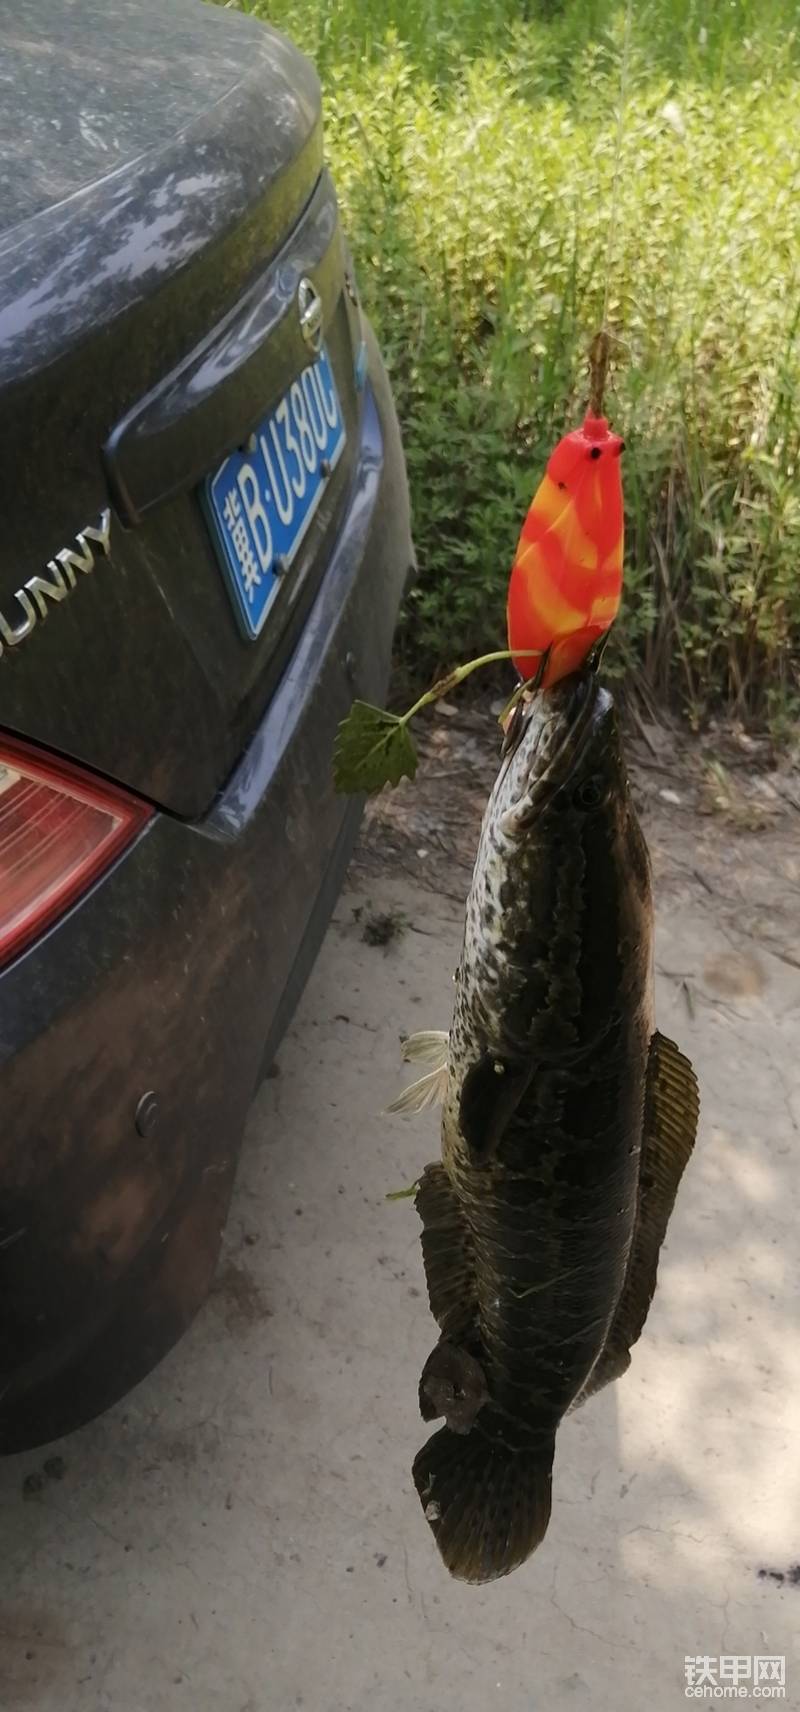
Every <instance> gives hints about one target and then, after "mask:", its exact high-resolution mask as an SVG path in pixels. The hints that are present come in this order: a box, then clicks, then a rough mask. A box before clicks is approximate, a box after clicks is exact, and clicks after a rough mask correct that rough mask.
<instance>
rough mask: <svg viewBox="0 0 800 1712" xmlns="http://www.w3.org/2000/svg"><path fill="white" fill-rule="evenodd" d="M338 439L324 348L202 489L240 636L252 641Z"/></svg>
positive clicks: (337, 451)
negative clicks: (242, 635) (243, 443)
mask: <svg viewBox="0 0 800 1712" xmlns="http://www.w3.org/2000/svg"><path fill="white" fill-rule="evenodd" d="M343 446H344V424H343V422H342V412H341V407H340V404H339V396H338V393H337V391H336V382H335V381H334V378H333V372H332V369H331V365H330V361H329V358H328V353H327V351H326V350H325V349H324V348H323V350H322V351H321V352H320V355H319V357H318V358H317V361H316V362H314V363H312V364H311V365H310V367H309V368H307V369H304V370H303V372H302V374H300V375H298V377H297V379H296V380H293V381H292V384H291V386H290V387H289V390H288V392H285V393H284V395H283V398H282V399H281V401H280V404H278V405H276V407H275V409H274V410H271V411H270V413H269V415H268V416H265V417H264V420H263V421H262V422H260V423H259V425H258V427H257V428H256V429H255V431H254V433H253V434H252V435H251V437H250V439H249V441H248V444H247V447H246V449H245V450H244V451H242V452H233V453H232V454H231V456H230V457H229V458H226V459H225V462H224V463H222V464H220V466H219V469H218V470H217V471H216V473H215V474H214V475H213V476H208V477H207V478H206V482H205V485H204V490H203V497H204V502H205V510H206V515H207V517H208V521H209V524H210V526H211V533H212V536H213V539H214V542H215V545H216V548H217V556H218V558H219V561H220V564H221V566H222V570H223V572H224V575H225V581H226V584H227V587H228V592H229V594H230V596H231V599H232V601H233V606H234V610H235V612H236V616H237V618H238V620H239V624H240V626H241V629H242V631H243V632H244V635H245V636H246V637H248V639H250V640H254V639H255V637H256V636H258V635H259V634H260V632H261V630H262V629H263V627H264V624H265V622H266V619H267V614H268V612H269V609H270V607H271V605H272V602H273V600H274V599H275V595H276V594H277V591H278V589H279V587H280V583H281V578H282V577H284V576H285V575H286V572H287V571H288V569H289V566H290V565H291V563H292V560H293V558H294V557H295V555H296V554H297V551H298V548H299V547H300V543H301V541H302V540H303V537H304V535H305V533H306V530H307V529H308V526H309V524H310V522H311V519H312V517H313V516H314V513H315V511H316V509H317V506H318V505H319V502H320V499H321V498H322V494H323V493H324V491H325V487H326V485H327V482H328V479H329V477H330V474H331V471H332V470H333V468H334V466H335V464H336V462H337V460H338V459H339V457H340V456H341V452H342V448H343Z"/></svg>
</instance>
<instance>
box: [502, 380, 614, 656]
mask: <svg viewBox="0 0 800 1712" xmlns="http://www.w3.org/2000/svg"><path fill="white" fill-rule="evenodd" d="M623 450H624V442H623V441H622V439H621V438H620V436H619V435H618V434H612V433H611V431H610V429H609V426H608V422H607V421H606V418H605V417H604V416H596V415H594V414H593V412H592V411H591V410H590V411H589V412H588V414H587V415H586V417H585V419H584V422H583V426H582V427H581V428H576V429H574V430H573V431H572V433H570V434H565V435H564V438H563V439H562V440H559V442H558V445H557V446H556V448H555V451H554V452H553V453H552V454H551V457H550V459H549V461H548V464H547V470H546V472H545V475H544V477H543V479H542V481H541V483H540V484H539V487H538V488H537V491H536V493H535V495H534V498H533V500H532V502H531V505H530V509H529V511H528V515H527V517H526V518H525V522H524V523H523V525H522V533H521V535H520V538H519V541H518V543H517V550H516V553H515V555H514V563H513V565H512V567H511V580H510V583H509V588H508V646H509V648H510V650H511V654H512V658H513V660H514V664H515V666H516V668H517V671H518V672H519V674H520V677H522V678H529V677H530V676H531V655H530V650H532V649H538V650H541V651H542V653H545V652H546V651H547V650H549V654H548V657H547V660H546V663H545V666H544V669H543V671H542V674H541V677H540V685H541V687H545V686H547V685H549V684H554V683H557V682H558V679H559V678H564V677H566V676H567V675H568V673H570V672H574V671H576V670H577V669H578V667H579V666H580V665H581V664H582V662H583V660H584V659H585V658H586V655H587V654H588V652H589V649H590V648H591V647H592V645H593V644H594V643H595V642H597V641H598V640H599V638H600V637H601V636H603V635H604V634H605V632H606V631H607V630H608V629H609V627H610V626H611V625H612V624H613V622H614V619H615V618H616V616H617V610H618V608H619V602H620V595H621V593H622V551H623V513H622V478H621V473H620V453H621V452H622V451H623ZM526 651H527V652H526Z"/></svg>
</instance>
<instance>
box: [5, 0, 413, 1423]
mask: <svg viewBox="0 0 800 1712" xmlns="http://www.w3.org/2000/svg"><path fill="white" fill-rule="evenodd" d="M0 85H2V87H1V88H0V441H1V442H2V444H1V451H2V458H1V461H0V467H1V468H2V472H3V506H2V517H3V529H2V538H0V644H2V653H0V1102H1V1106H0V1110H2V1128H1V1130H0V1304H1V1306H0V1448H2V1449H4V1450H6V1451H9V1450H18V1449H21V1448H24V1447H27V1446H31V1445H33V1444H36V1443H39V1442H42V1441H44V1440H46V1439H48V1438H51V1437H54V1436H55V1435H57V1434H59V1433H62V1432H63V1431H65V1430H67V1429H68V1428H70V1427H72V1426H74V1425H76V1424H78V1423H79V1422H82V1421H84V1420H86V1419H87V1418H89V1417H90V1416H91V1415H92V1414H94V1413H96V1412H97V1411H98V1410H100V1409H102V1408H103V1407H105V1406H106V1405H107V1404H108V1403H110V1402H111V1401H112V1400H113V1399H115V1398H116V1397H118V1396H120V1395H121V1394H122V1393H123V1392H124V1391H125V1390H126V1389H127V1388H128V1387H129V1386H130V1385H132V1384H133V1383H134V1382H135V1381H136V1380H137V1379H138V1378H139V1377H141V1376H142V1375H143V1374H144V1373H145V1372H146V1371H147V1369H148V1368H150V1367H151V1366H152V1365H153V1363H154V1362H155V1361H157V1360H158V1358H159V1357H160V1356H161V1354H162V1353H163V1352H164V1351H165V1349H166V1348H168V1347H169V1345H170V1344H171V1343H172V1342H173V1341H174V1340H175V1338H176V1337H177V1336H178V1335H179V1334H180V1332H181V1330H182V1329H183V1328H184V1327H185V1325H186V1324H187V1322H188V1320H189V1319H190V1318H191V1316H192V1314H193V1313H194V1311H195V1310H196V1308H197V1307H198V1305H199V1303H200V1302H201V1301H202V1299H203V1297H204V1295H205V1293H206V1291H207V1289H208V1285H209V1282H210V1279H211V1275H212V1273H213V1269H214V1264H215V1261H216V1257H217V1252H218V1248H219V1242H220V1235H221V1230H222V1227H223V1224H224V1221H225V1216H226V1211H227V1206H228V1200H229V1196H230V1192H231V1185H232V1180H233V1173H234V1169H235V1164H236V1156H237V1152H238V1149H239V1144H240V1139H241V1134H242V1129H243V1125H244V1120H245V1116H246V1112H247V1107H248V1103H249V1101H250V1098H251V1096H252V1093H253V1089H254V1087H255V1085H256V1083H257V1080H258V1077H259V1071H260V1069H261V1068H262V1066H263V1065H264V1064H265V1063H268V1062H269V1061H270V1059H271V1055H272V1054H273V1052H274V1048H275V1045H276V1043H277V1041H278V1039H279V1037H280V1034H281V1032H282V1030H283V1029H284V1028H285V1026H286V1022H287V1019H288V1017H289V1016H290V1014H291V1011H292V1008H293V1006H294V1004H295V1002H296V999H297V997H298V995H299V993H300V991H301V989H302V985H303V982H304V980H305V977H306V975H307V973H308V970H309V968H310V966H311V963H312V961H313V958H314V955H315V952H316V950H317V947H318V945H319V942H320V939H321V936H322V933H323V931H324V928H325V925H326V922H327V920H328V917H329V915H330V911H331V908H332V905H333V901H334V899H335V897H336V893H337V889H338V886H339V884H340V880H341V876H342V873H343V870H344V866H345V864H346V861H347V856H348V853H349V851H350V848H351V844H352V840H353V835H354V831H355V826H356V822H357V818H358V806H359V805H355V807H353V806H350V807H347V806H346V805H345V804H344V802H343V801H342V800H340V799H337V798H335V797H334V795H333V793H332V789H331V749H332V742H333V736H334V731H335V727H336V724H337V722H338V721H339V719H341V718H342V717H343V715H344V713H345V712H346V711H347V709H348V707H349V705H350V703H351V701H352V699H353V697H354V695H362V696H365V697H367V698H369V699H371V700H375V699H378V698H380V697H381V695H382V694H383V692H384V689H385V685H386V679H387V673H388V665H389V656H390V647H391V640H392V633H393V629H394V624H395V618H396V613H397V608H398V604H399V600H400V597H401V594H402V590H403V586H404V583H405V582H406V579H407V577H408V574H409V570H410V567H411V564H412V547H411V540H410V534H409V512H408V496H407V488H406V479H405V470H404V465H403V456H402V450H401V445H400V439H399V434H398V428H397V421H396V418H395V413H394V409H393V406H392V400H391V396H390V392H389V387H388V384H387V380H386V375H385V372H384V369H383V366H382V363H381V360H380V357H379V355H378V352H377V349H376V346H375V342H374V339H373V337H372V334H371V332H370V329H369V326H368V325H367V323H366V321H365V319H364V316H363V314H362V312H361V309H360V307H359V302H358V295H357V289H356V284H355V280H354V276H353V273H352V268H351V264H350V262H349V258H348V253H347V249H346V245H345V243H344V240H343V237H342V233H341V229H340V225H339V218H338V213H337V206H336V198H335V194H334V188H333V185H332V183H331V180H330V177H329V175H328V172H327V170H326V168H325V166H324V163H323V152H322V133H321V120H320V98H319V89H318V84H317V80H316V76H315V74H314V71H313V69H312V68H311V66H310V65H309V64H308V62H307V61H306V60H304V59H303V58H302V57H301V56H300V55H299V54H298V53H297V52H296V51H295V50H294V49H293V48H292V47H291V46H290V44H289V43H288V42H287V41H286V40H285V39H284V38H283V37H281V36H279V35H278V34H276V33H275V32H274V31H272V30H271V29H269V28H267V27H266V26H264V25H263V24H260V23H258V22H257V21H256V20H254V19H252V18H248V17H245V16H242V15H240V14H238V13H236V12H233V11H221V10H216V9H214V8H211V7H205V6H203V5H202V4H201V3H200V0H159V4H158V5H157V6H156V5H154V4H153V3H152V0H103V3H100V0H71V3H70V0H64V3H63V4H59V5H58V6H54V5H45V4H42V0H16V4H15V6H14V8H13V13H9V15H8V16H7V17H6V18H5V19H4V22H3V27H2V36H1V37H0ZM284 1139H285V1143H286V1145H287V1146H291V1144H292V1138H291V1137H290V1136H287V1137H285V1138H284Z"/></svg>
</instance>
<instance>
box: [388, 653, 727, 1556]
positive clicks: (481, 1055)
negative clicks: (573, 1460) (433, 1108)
mask: <svg viewBox="0 0 800 1712" xmlns="http://www.w3.org/2000/svg"><path fill="white" fill-rule="evenodd" d="M437 1040H438V1041H442V1042H444V1043H445V1046H446V1060H445V1061H443V1063H442V1065H440V1066H439V1067H438V1068H436V1067H435V1068H434V1069H433V1070H432V1071H431V1072H429V1073H428V1074H427V1075H426V1076H424V1077H423V1078H422V1080H421V1081H420V1082H418V1083H415V1084H414V1085H413V1088H412V1089H411V1090H406V1092H405V1095H401V1096H400V1099H399V1100H398V1101H396V1102H395V1105H394V1107H393V1108H390V1109H395V1110H402V1109H406V1110H410V1109H419V1108H420V1106H422V1105H424V1104H426V1103H428V1101H429V1099H430V1096H431V1094H432V1092H433V1091H434V1090H435V1088H436V1086H437V1084H438V1083H443V1085H444V1086H443V1092H444V1105H443V1116H442V1158H441V1161H440V1162H437V1163H436V1164H433V1165H428V1166H426V1168H425V1170H424V1172H423V1174H422V1177H421V1178H420V1180H419V1186H418V1189H417V1193H416V1206H417V1210H418V1212H419V1214H420V1216H421V1218H422V1225H423V1232H422V1250H423V1259H424V1265H425V1272H426V1278H427V1284H428V1292H429V1296H430V1304H431V1308H432V1311H433V1314H434V1317H435V1319H436V1320H437V1321H438V1324H439V1327H440V1333H441V1335H440V1338H439V1342H438V1343H437V1345H436V1347H435V1349H434V1350H433V1353H432V1354H431V1356H430V1357H429V1359H428V1361H427V1363H426V1364H425V1367H424V1369H423V1373H422V1379H421V1382H420V1392H419V1396H420V1408H421V1413H422V1416H423V1419H424V1420H426V1421H427V1420H434V1419H436V1418H437V1417H444V1421H445V1425H444V1426H443V1427H441V1428H440V1429H439V1430H438V1431H437V1432H436V1433H434V1435H433V1437H432V1438H430V1439H429V1440H428V1442H427V1444H426V1445H425V1446H424V1447H423V1449H422V1450H421V1451H420V1452H419V1454H418V1455H417V1458H416V1460H415V1463H414V1482H415V1485H416V1488H417V1492H418V1494H419V1497H420V1500H421V1502H422V1505H423V1509H424V1512H425V1515H426V1517H427V1519H428V1521H429V1522H430V1525H431V1528H432V1530H433V1533H434V1535H435V1537H436V1542H437V1545H438V1547H439V1550H440V1552H441V1554H442V1557H443V1558H444V1561H445V1563H446V1565H447V1567H448V1569H449V1570H450V1571H451V1573H452V1574H453V1575H454V1576H457V1577H459V1578H461V1579H463V1580H466V1581H475V1582H482V1581H490V1580H493V1579H494V1578H495V1577H497V1576H500V1575H505V1574H507V1573H508V1572H509V1571H510V1570H512V1569H514V1568H515V1567H516V1566H517V1565H519V1564H520V1563H522V1562H523V1561H524V1559H525V1558H527V1557H528V1556H529V1554H530V1553H531V1552H532V1551H533V1550H534V1549H535V1548H536V1546H538V1544H539V1543H540V1541H541V1540H542V1538H543V1536H544V1534H545V1531H546V1529H547V1525H548V1521H549V1517H550V1489H551V1468H552V1462H553V1452H554V1444H555V1434H556V1429H557V1427H558V1424H559V1421H560V1420H561V1418H562V1416H563V1415H564V1414H565V1412H566V1411H567V1410H569V1409H570V1408H572V1407H573V1406H574V1405H576V1404H577V1403H580V1402H582V1401H583V1400H584V1398H586V1397H588V1396H590V1395H591V1394H592V1393H593V1392H595V1391H597V1390H599V1389H600V1387H601V1386H603V1385H605V1384H606V1383H608V1381H609V1380H612V1379H616V1378H617V1377H618V1376H619V1375H620V1374H621V1373H623V1372H624V1371H625V1369H626V1367H627V1366H628V1364H629V1362H630V1349H631V1345H632V1344H633V1343H634V1342H635V1341H636V1339H637V1338H638V1336H639V1334H640V1332H641V1330H642V1327H643V1325H644V1321H645V1317H646V1315H647V1311H648V1308H649V1306H650V1301H651V1299H652V1295H653V1291H654V1288H655V1280H656V1267H657V1264H658V1254H659V1249H660V1246H661V1242H662V1239H663V1237H664V1234H665V1231H666V1227H667V1220H668V1218H669V1214H670V1212H671V1209H672V1205H673V1202H674V1199H675V1195H676V1192H677V1188H678V1184H679V1181H680V1178H681V1174H682V1172H683V1169H684V1166H685V1165H686V1162H687V1160H688V1158H689V1155H690V1153H691V1149H692V1146H693V1143H694V1136H695V1129H696V1124H697V1116H698V1095H697V1084H696V1081H695V1077H694V1073H693V1071H692V1069H691V1066H690V1064H689V1063H688V1061H687V1059H686V1058H684V1057H683V1055H682V1053H680V1052H679V1051H678V1049H677V1047H676V1046H674V1045H673V1044H672V1043H671V1042H670V1041H668V1040H666V1039H665V1038H664V1037H663V1036H662V1035H660V1034H658V1033H657V1032H656V1030H655V1025H654V1017H653V975H652V902H651V890H650V864H649V858H648V854H647V848H646V845H645V842H644V838H643V836H642V832H641V830H640V827H639V824H638V821H637V819H636V814H635V811H634V808H633V804H632V802H631V797H630V793H629V789H628V782H627V778H626V772H625V766H624V761H623V756H622V751H621V746H620V736H619V730H618V725H617V719H616V714H615V711H614V706H613V702H612V699H611V696H610V694H609V693H608V691H607V690H605V689H604V688H602V687H601V685H600V684H599V682H598V679H597V676H596V674H595V672H594V671H593V670H591V669H590V668H588V667H587V668H586V669H585V670H584V671H582V672H581V673H578V674H573V675H571V676H569V677H566V678H564V679H562V680H560V681H559V682H558V683H556V684H554V685H553V686H552V687H551V688H548V689H545V690H541V691H539V692H538V693H537V694H536V695H534V697H533V699H532V701H531V703H530V705H529V706H528V708H527V709H526V710H525V711H524V712H523V713H522V714H521V717H520V718H519V719H518V721H517V732H516V736H515V740H514V742H513V745H512V746H511V747H510V752H508V753H507V754H506V756H505V758H504V759H503V761H502V763H501V767H500V771H499V775H498V778H497V780H496V783H495V785H494V789H493V791H492V794H491V797H490V799H489V803H488V806H487V809H486V813H485V816H484V820H483V827H482V830H481V835H480V843H479V847H478V854H477V859H476V863H475V870H474V875H473V880H472V887H471V890H470V894H469V899H468V903H467V914H466V928H465V935H464V943H463V949H462V954H461V960H460V963H459V967H458V970H457V974H456V993H455V1008H454V1015H453V1022H452V1027H451V1029H450V1032H449V1037H448V1036H436V1035H434V1034H431V1033H429V1034H424V1035H419V1036H412V1038H411V1040H410V1041H409V1042H407V1043H406V1056H407V1057H408V1058H413V1057H421V1058H428V1059H430V1058H431V1057H432V1056H433V1055H435V1054H436V1052H437V1050H438V1048H437Z"/></svg>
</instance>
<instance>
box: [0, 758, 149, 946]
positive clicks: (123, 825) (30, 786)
mask: <svg viewBox="0 0 800 1712" xmlns="http://www.w3.org/2000/svg"><path fill="white" fill-rule="evenodd" d="M150 813H151V810H150V808H149V807H148V805H147V803H141V802H138V801H137V799H136V798H135V797H131V796H128V794H127V792H126V791H122V790H119V789H118V788H117V787H116V786H114V785H106V784H100V783H98V782H97V781H96V780H94V779H93V778H91V776H87V775H86V774H85V773H83V772H82V771H81V770H80V769H79V768H78V767H73V766H72V765H71V764H70V763H69V762H67V761H63V762H62V761H57V760H51V759H49V758H48V759H47V760H43V759H41V758H40V756H39V755H37V754H36V752H35V751H34V750H30V749H28V748H27V746H26V745H25V744H22V743H20V744H18V743H16V742H14V741H12V740H11V739H7V738H0V965H2V964H4V963H8V961H9V959H10V958H12V957H15V956H16V954H17V952H18V951H21V950H22V948H23V946H25V945H28V944H29V943H30V941H31V940H32V939H35V938H36V937H37V935H38V934H40V933H41V932H42V931H43V929H44V928H45V927H48V926H49V925H50V923H51V922H53V921H54V920H55V918H56V917H57V916H59V915H61V914H62V913H63V911H64V910H65V909H66V908H67V907H68V905H69V904H71V903H74V901H75V899H76V898H77V897H78V896H79V895H80V893H81V892H84V891H85V890H86V888H87V886H89V885H91V882H92V881H93V880H96V879H97V877H98V875H99V874H101V873H102V872H103V869H104V868H107V867H108V865H109V863H110V862H112V861H113V859H114V857H115V856H118V855H119V852H120V851H121V850H123V849H124V847H125V845H126V844H129V843H130V842H131V840H132V839H133V838H134V837H135V836H136V833H137V832H138V831H139V830H140V828H141V827H142V826H143V825H144V823H145V821H146V820H147V819H148V818H149V816H150Z"/></svg>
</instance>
